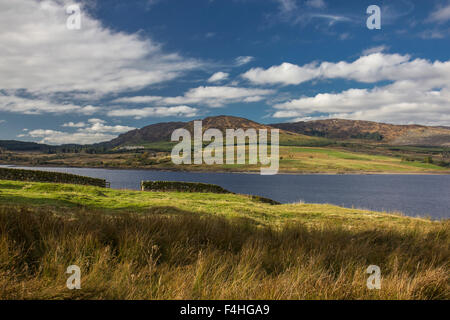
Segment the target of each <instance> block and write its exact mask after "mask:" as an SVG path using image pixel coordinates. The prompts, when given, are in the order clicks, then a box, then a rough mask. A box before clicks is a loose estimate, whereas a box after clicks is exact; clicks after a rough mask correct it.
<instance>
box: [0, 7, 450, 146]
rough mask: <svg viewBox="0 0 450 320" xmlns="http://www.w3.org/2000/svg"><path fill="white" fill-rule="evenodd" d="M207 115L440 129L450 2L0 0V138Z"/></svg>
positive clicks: (84, 134)
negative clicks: (376, 23)
mask: <svg viewBox="0 0 450 320" xmlns="http://www.w3.org/2000/svg"><path fill="white" fill-rule="evenodd" d="M73 5H78V6H79V8H80V15H79V17H80V20H79V21H80V25H79V28H73V26H74V25H73V22H74V21H77V20H76V19H75V20H74V17H77V15H76V14H75V13H76V12H75V11H73V10H68V8H69V9H70V8H73ZM371 5H376V6H378V7H379V8H380V10H381V12H380V17H381V25H380V29H369V28H368V27H367V20H368V19H369V18H370V16H371V14H372V12H369V13H367V9H368V7H369V6H371ZM68 21H69V22H70V23H72V25H69V27H68ZM70 23H69V24H70ZM215 115H233V116H239V117H245V118H248V119H251V120H254V121H257V122H261V123H279V122H294V121H307V120H317V119H328V118H342V119H356V120H370V121H379V122H386V123H394V124H412V123H417V124H424V125H435V126H439V125H444V126H450V0H428V1H423V0H416V1H413V0H388V1H380V0H370V1H366V0H128V1H122V0H79V1H75V0H73V1H72V0H71V1H69V0H14V1H11V0H0V140H9V139H13V140H22V141H35V142H40V143H47V144H64V143H79V144H91V143H96V142H101V141H107V140H111V139H113V138H114V137H116V136H117V135H119V134H121V133H124V132H127V131H129V130H132V129H134V128H141V127H144V126H146V125H149V124H153V123H158V122H169V121H190V120H194V119H200V118H204V117H208V116H215Z"/></svg>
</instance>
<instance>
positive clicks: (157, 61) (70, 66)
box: [0, 0, 201, 97]
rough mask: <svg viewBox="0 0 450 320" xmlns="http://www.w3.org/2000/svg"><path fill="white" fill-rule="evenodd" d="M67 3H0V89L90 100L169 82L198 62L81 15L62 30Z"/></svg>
mask: <svg viewBox="0 0 450 320" xmlns="http://www.w3.org/2000/svg"><path fill="white" fill-rule="evenodd" d="M73 2H74V1H69V0H44V1H37V0H14V1H11V0H0V90H1V89H3V90H9V91H10V92H11V91H14V90H20V89H25V90H26V91H27V92H28V93H32V94H34V95H36V94H39V95H42V94H55V93H61V92H64V93H65V94H66V95H69V94H70V93H77V94H85V95H86V97H89V95H92V96H94V97H98V96H101V95H104V94H110V93H117V92H124V91H127V90H136V89H140V88H143V87H146V86H149V85H152V84H157V83H161V82H164V81H168V80H172V79H174V78H177V77H179V76H181V75H183V74H184V73H185V72H187V71H189V70H192V69H194V68H198V67H199V66H200V65H201V63H200V62H198V61H196V60H192V59H185V58H183V57H181V56H180V55H179V54H177V53H166V52H164V51H163V50H162V48H161V46H160V45H159V44H157V43H155V42H153V41H152V40H151V39H149V38H144V37H142V36H140V35H139V34H127V33H124V32H115V31H112V30H110V29H108V28H107V27H105V26H103V25H102V24H101V23H100V22H99V21H98V20H96V19H95V18H93V17H92V16H90V15H89V13H88V12H87V10H83V11H82V28H81V30H68V29H67V28H66V19H67V17H68V16H67V15H66V12H65V5H66V4H69V3H73Z"/></svg>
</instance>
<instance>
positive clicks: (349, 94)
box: [273, 81, 450, 125]
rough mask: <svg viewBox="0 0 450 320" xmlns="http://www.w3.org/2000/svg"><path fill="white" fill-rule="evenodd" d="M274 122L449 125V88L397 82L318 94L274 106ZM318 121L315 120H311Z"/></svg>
mask: <svg viewBox="0 0 450 320" xmlns="http://www.w3.org/2000/svg"><path fill="white" fill-rule="evenodd" d="M274 108H275V109H276V110H278V111H276V112H275V113H274V115H273V116H274V117H275V118H294V117H302V118H304V117H310V115H311V114H315V113H322V114H328V116H321V117H319V118H343V119H355V120H372V121H381V122H389V123H401V124H409V123H421V124H428V125H448V124H449V123H450V88H449V87H448V84H447V87H446V88H444V89H440V90H439V89H432V88H430V87H429V88H427V87H422V85H421V84H418V83H413V82H409V81H399V82H396V83H394V84H391V85H387V86H383V87H375V88H373V89H349V90H346V91H343V92H341V93H321V94H317V95H315V96H313V97H302V98H299V99H294V100H290V101H288V102H284V103H280V104H277V105H275V106H274ZM314 118H317V117H314Z"/></svg>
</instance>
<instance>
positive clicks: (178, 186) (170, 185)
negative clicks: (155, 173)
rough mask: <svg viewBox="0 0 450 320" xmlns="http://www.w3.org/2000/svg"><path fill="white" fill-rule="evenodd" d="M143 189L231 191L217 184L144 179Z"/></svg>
mask: <svg viewBox="0 0 450 320" xmlns="http://www.w3.org/2000/svg"><path fill="white" fill-rule="evenodd" d="M141 190H142V191H159V192H167V191H169V192H173V191H176V192H202V193H230V191H228V190H225V189H224V188H222V187H221V186H218V185H215V184H209V183H199V182H180V181H142V182H141Z"/></svg>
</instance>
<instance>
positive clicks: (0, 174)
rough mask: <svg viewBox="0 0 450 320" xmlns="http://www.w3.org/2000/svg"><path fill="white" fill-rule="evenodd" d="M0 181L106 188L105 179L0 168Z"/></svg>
mask: <svg viewBox="0 0 450 320" xmlns="http://www.w3.org/2000/svg"><path fill="white" fill-rule="evenodd" d="M0 180H17V181H30V182H55V183H70V184H81V185H87V186H97V187H103V188H105V187H106V180H105V179H97V178H91V177H84V176H78V175H75V174H69V173H62V172H50V171H38V170H23V169H10V168H0Z"/></svg>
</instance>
